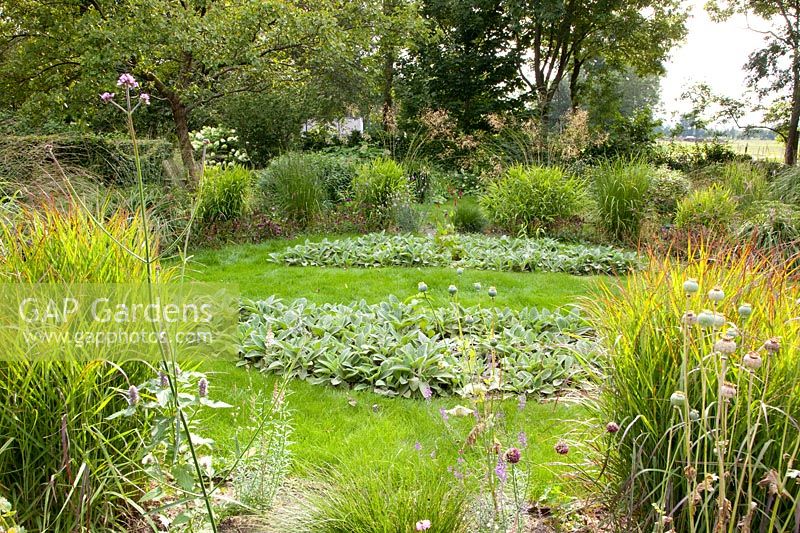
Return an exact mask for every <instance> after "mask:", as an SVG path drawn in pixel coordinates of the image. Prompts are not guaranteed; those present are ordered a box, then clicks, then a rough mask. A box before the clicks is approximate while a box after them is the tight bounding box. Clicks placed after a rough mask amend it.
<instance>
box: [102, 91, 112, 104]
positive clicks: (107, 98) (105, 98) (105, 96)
mask: <svg viewBox="0 0 800 533" xmlns="http://www.w3.org/2000/svg"><path fill="white" fill-rule="evenodd" d="M115 96H116V94H114V93H109V92H104V93H103V94H101V95H100V100H102V101H103V102H105V103H109V102H110V101H111V100H113V99H114V97H115Z"/></svg>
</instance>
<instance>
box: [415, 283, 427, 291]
mask: <svg viewBox="0 0 800 533" xmlns="http://www.w3.org/2000/svg"><path fill="white" fill-rule="evenodd" d="M417 290H418V291H419V292H422V293H425V292H428V285H426V284H425V282H424V281H420V282H419V283H418V284H417Z"/></svg>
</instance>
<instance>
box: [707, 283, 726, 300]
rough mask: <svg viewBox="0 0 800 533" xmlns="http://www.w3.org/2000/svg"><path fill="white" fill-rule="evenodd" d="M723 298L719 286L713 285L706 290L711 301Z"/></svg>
mask: <svg viewBox="0 0 800 533" xmlns="http://www.w3.org/2000/svg"><path fill="white" fill-rule="evenodd" d="M724 298H725V292H724V291H723V290H722V289H720V288H719V287H714V288H713V289H711V290H710V291H708V299H709V300H711V301H712V302H715V303H719V302H721V301H722V300H723V299H724Z"/></svg>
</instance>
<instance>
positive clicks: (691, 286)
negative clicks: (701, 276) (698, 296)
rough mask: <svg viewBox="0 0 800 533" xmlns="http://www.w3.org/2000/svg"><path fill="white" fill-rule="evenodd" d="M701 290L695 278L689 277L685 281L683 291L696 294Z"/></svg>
mask: <svg viewBox="0 0 800 533" xmlns="http://www.w3.org/2000/svg"><path fill="white" fill-rule="evenodd" d="M699 290H700V285H699V284H698V283H697V280H696V279H694V278H689V279H687V280H686V281H684V282H683V292H685V293H686V294H694V293H696V292H697V291H699Z"/></svg>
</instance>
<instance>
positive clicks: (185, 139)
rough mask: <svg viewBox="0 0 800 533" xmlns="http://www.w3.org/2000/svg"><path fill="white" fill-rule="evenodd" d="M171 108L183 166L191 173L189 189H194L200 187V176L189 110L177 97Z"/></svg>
mask: <svg viewBox="0 0 800 533" xmlns="http://www.w3.org/2000/svg"><path fill="white" fill-rule="evenodd" d="M169 104H170V108H171V109H172V119H173V121H174V122H175V132H176V133H177V134H178V147H179V148H180V151H181V160H182V161H183V166H185V167H186V170H187V171H188V172H189V184H188V185H189V187H191V188H194V187H196V186H197V185H198V183H197V182H198V180H199V176H198V175H197V165H195V162H194V150H193V149H192V142H191V139H190V138H189V110H188V109H186V105H185V104H184V103H183V102H181V101H180V99H179V98H177V97H172V98H169Z"/></svg>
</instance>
